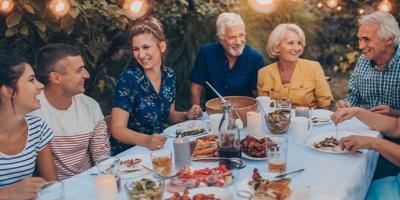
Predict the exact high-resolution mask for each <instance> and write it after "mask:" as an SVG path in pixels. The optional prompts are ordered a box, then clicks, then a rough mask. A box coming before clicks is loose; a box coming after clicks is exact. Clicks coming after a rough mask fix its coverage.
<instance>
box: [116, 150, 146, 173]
mask: <svg viewBox="0 0 400 200" xmlns="http://www.w3.org/2000/svg"><path fill="white" fill-rule="evenodd" d="M135 158H139V159H141V160H142V162H140V163H138V164H136V165H135V166H134V167H127V166H125V165H120V171H121V172H122V173H121V176H122V178H131V177H136V176H141V175H143V174H147V173H148V172H149V171H148V170H147V169H145V168H144V167H143V165H144V166H146V167H147V168H149V169H153V165H152V163H151V158H150V154H132V155H128V156H123V157H120V158H119V159H120V161H124V160H129V159H135ZM134 169H140V170H139V171H135V172H130V173H123V172H124V171H127V170H134Z"/></svg>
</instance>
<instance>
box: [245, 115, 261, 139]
mask: <svg viewBox="0 0 400 200" xmlns="http://www.w3.org/2000/svg"><path fill="white" fill-rule="evenodd" d="M247 130H248V132H249V134H250V135H260V134H261V133H262V115H261V113H256V112H247Z"/></svg>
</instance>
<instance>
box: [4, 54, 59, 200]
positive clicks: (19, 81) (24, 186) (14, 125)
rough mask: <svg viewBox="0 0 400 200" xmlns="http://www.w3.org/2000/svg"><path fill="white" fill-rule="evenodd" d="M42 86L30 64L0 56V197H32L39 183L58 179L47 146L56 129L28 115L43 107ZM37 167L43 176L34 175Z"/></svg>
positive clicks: (15, 57)
mask: <svg viewBox="0 0 400 200" xmlns="http://www.w3.org/2000/svg"><path fill="white" fill-rule="evenodd" d="M42 89H43V85H42V84H41V83H40V82H39V81H37V80H36V78H35V74H34V72H33V69H32V67H31V66H30V65H29V64H28V63H26V62H25V61H24V60H23V59H21V58H19V57H17V56H4V55H0V121H1V123H0V199H33V198H35V197H36V191H37V188H38V186H40V185H41V184H43V183H45V182H46V180H47V181H51V180H57V175H56V172H55V167H54V165H53V162H52V156H51V151H50V146H49V145H48V144H49V142H50V140H51V139H52V138H53V132H52V131H51V130H50V128H48V126H47V125H46V123H44V121H43V120H41V119H40V118H38V117H34V116H32V115H27V113H29V112H31V111H33V110H35V109H37V108H39V107H40V104H39V100H38V99H37V98H36V96H37V95H38V94H39V92H40V90H42ZM35 166H37V169H38V172H39V174H40V175H41V177H31V176H32V174H33V171H34V169H35Z"/></svg>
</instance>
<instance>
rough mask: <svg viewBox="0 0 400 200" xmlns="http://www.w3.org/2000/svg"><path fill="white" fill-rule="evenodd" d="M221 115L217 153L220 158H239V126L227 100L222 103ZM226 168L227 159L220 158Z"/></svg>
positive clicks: (228, 164) (227, 164)
mask: <svg viewBox="0 0 400 200" xmlns="http://www.w3.org/2000/svg"><path fill="white" fill-rule="evenodd" d="M222 110H223V116H222V119H221V123H220V125H219V133H218V154H219V157H222V158H241V152H240V134H239V128H238V125H237V123H236V120H235V118H234V117H233V109H232V106H231V104H230V103H229V102H224V103H222ZM221 164H225V165H226V166H227V167H228V169H229V168H231V166H230V163H229V160H222V161H221Z"/></svg>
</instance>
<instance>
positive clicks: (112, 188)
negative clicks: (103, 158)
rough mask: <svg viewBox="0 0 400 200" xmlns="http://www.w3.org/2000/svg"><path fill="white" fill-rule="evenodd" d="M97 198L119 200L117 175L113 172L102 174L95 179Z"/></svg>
mask: <svg viewBox="0 0 400 200" xmlns="http://www.w3.org/2000/svg"><path fill="white" fill-rule="evenodd" d="M94 188H95V191H96V200H117V195H118V190H117V184H116V180H115V177H114V176H113V175H111V174H106V175H100V176H98V177H96V179H95V181H94Z"/></svg>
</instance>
